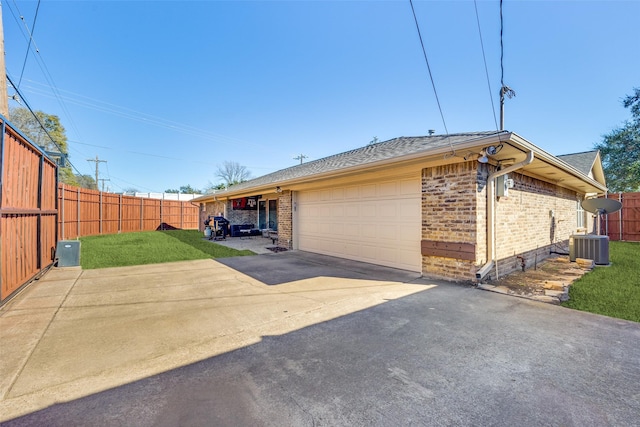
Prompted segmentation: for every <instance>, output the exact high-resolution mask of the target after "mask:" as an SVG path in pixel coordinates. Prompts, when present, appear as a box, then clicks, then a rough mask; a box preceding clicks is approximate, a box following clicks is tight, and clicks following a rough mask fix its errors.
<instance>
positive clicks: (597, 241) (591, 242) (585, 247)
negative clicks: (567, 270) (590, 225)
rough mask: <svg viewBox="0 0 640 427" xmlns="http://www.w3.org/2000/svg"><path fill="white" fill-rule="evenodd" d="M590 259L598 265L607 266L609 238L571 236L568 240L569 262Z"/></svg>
mask: <svg viewBox="0 0 640 427" xmlns="http://www.w3.org/2000/svg"><path fill="white" fill-rule="evenodd" d="M576 258H586V259H592V260H593V262H595V263H596V264H598V265H608V264H609V236H596V235H595V234H581V235H573V236H571V237H570V238H569V260H570V261H572V262H573V261H575V260H576Z"/></svg>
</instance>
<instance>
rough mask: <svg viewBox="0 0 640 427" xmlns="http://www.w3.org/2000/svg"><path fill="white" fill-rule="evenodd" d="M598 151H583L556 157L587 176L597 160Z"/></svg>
mask: <svg viewBox="0 0 640 427" xmlns="http://www.w3.org/2000/svg"><path fill="white" fill-rule="evenodd" d="M598 153H599V151H598V150H595V151H585V152H584V153H573V154H561V155H559V156H556V157H557V158H559V159H560V160H564V161H565V162H567V163H569V164H570V165H571V166H573V167H574V168H576V169H578V170H579V171H580V172H582V173H583V174H585V175H587V176H589V174H590V173H591V169H592V168H593V164H594V163H595V161H596V159H597V158H598Z"/></svg>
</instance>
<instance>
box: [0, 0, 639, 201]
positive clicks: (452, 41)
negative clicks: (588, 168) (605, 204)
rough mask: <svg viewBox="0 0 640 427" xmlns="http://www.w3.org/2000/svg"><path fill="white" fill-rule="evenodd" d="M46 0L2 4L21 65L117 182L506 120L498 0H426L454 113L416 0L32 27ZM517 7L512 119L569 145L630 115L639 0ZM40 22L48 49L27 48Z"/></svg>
mask: <svg viewBox="0 0 640 427" xmlns="http://www.w3.org/2000/svg"><path fill="white" fill-rule="evenodd" d="M476 4H477V9H478V18H479V21H480V27H481V32H482V39H483V42H484V50H485V55H486V61H487V69H488V74H489V79H488V80H489V83H488V82H487V75H486V73H485V65H484V62H483V55H482V49H481V44H480V37H479V31H478V24H477V18H476V12H475V10H476V9H475V6H476ZM37 7H38V3H37V2H36V1H14V0H8V1H6V2H3V4H2V14H3V23H4V33H5V34H4V37H5V58H6V66H7V72H8V74H9V75H10V76H11V78H12V80H14V82H16V83H17V82H18V81H20V91H21V92H22V93H23V95H24V96H25V98H26V99H27V102H28V103H29V104H30V105H31V107H32V108H33V109H36V110H42V111H45V112H46V113H49V114H55V115H58V116H59V117H60V119H61V121H62V123H63V125H64V126H65V128H66V130H67V136H68V138H69V148H70V154H71V162H72V163H73V164H74V166H75V167H76V168H77V169H78V170H79V171H80V172H81V173H84V174H89V175H92V176H93V174H94V171H95V164H94V163H91V162H87V160H86V159H89V158H95V157H96V156H98V157H99V158H100V159H104V160H106V161H107V163H101V164H100V178H107V179H110V181H108V182H106V183H105V186H106V187H105V188H107V187H108V188H109V189H110V190H111V191H114V192H120V191H123V190H124V189H129V188H136V189H138V190H139V191H144V192H147V191H154V192H161V191H164V190H166V189H170V188H176V189H177V188H179V187H180V186H183V185H187V184H189V185H191V186H192V187H195V188H203V187H205V186H207V185H208V184H209V183H213V184H216V183H218V182H220V180H219V179H218V178H216V176H215V170H216V166H217V165H219V164H222V162H224V161H233V162H238V163H240V164H241V165H244V166H246V167H247V168H248V169H249V170H250V171H251V173H252V174H253V176H259V175H264V174H266V173H269V172H273V171H275V170H278V169H282V168H285V167H289V166H293V165H295V164H297V163H298V160H295V159H294V157H296V156H298V155H300V154H303V155H305V156H307V158H306V159H305V160H306V161H309V160H314V159H318V158H321V157H325V156H328V155H331V154H335V153H339V152H343V151H346V150H350V149H353V148H357V147H361V146H363V145H366V144H367V143H369V142H370V141H371V140H372V139H373V138H374V137H377V138H378V140H380V141H384V140H387V139H391V138H395V137H399V136H416V135H426V134H427V132H428V130H429V129H435V130H436V132H437V133H445V123H446V128H447V130H448V132H449V133H456V132H467V131H480V130H492V129H496V127H497V122H496V120H499V118H498V111H497V109H498V96H497V94H498V90H499V88H500V41H499V40H500V39H499V34H500V21H499V1H498V0H495V1H494V0H491V1H481V0H478V1H477V3H474V2H473V1H418V0H415V1H414V7H415V10H416V14H417V18H418V22H419V24H420V30H421V32H422V37H423V40H424V42H425V48H426V51H427V55H428V59H429V64H430V66H431V71H432V73H433V79H434V83H435V87H436V91H437V95H438V98H439V100H440V105H441V107H442V113H443V116H444V123H443V120H442V118H441V116H440V112H439V110H438V105H437V102H436V97H435V95H434V91H433V89H432V86H431V81H430V79H429V74H428V71H427V66H426V64H425V61H424V57H423V54H422V50H421V47H420V42H419V39H418V34H417V30H416V27H415V23H414V20H413V15H412V12H411V6H410V3H409V1H408V0H406V1H405V0H398V1H232V2H224V1H137V2H133V1H115V0H114V1H53V0H43V1H42V2H41V4H40V5H39V8H38V12H37V19H36V22H35V26H33V21H34V17H35V15H36V9H37ZM503 14H504V82H505V84H506V85H508V86H509V87H511V88H512V89H513V90H515V92H516V94H517V95H516V97H515V98H512V99H508V100H507V101H506V107H505V109H506V113H505V128H506V129H508V130H511V131H514V132H516V133H518V134H520V135H521V136H523V137H525V138H526V139H528V140H529V141H531V142H532V143H534V144H536V145H537V146H539V147H541V148H542V149H544V150H546V151H548V152H550V153H552V154H566V153H572V152H580V151H587V150H590V149H592V148H593V145H594V144H595V143H597V142H599V141H600V140H601V137H602V135H603V134H606V133H608V132H610V131H611V130H612V129H614V128H615V127H617V126H619V125H620V124H622V123H623V121H624V120H627V119H628V118H629V117H630V115H629V112H628V111H627V110H626V109H624V108H623V107H622V105H621V99H622V98H623V97H624V96H625V95H627V94H630V93H631V92H632V90H633V88H634V87H639V86H640V55H638V49H639V47H638V40H639V38H638V34H637V22H638V19H639V17H640V1H566V2H562V1H514V0H511V1H509V0H505V2H504V4H503ZM20 16H23V17H24V21H22V20H21V19H20ZM25 25H26V26H27V27H29V28H30V29H31V28H33V40H34V42H35V46H37V49H38V52H37V53H36V52H35V48H34V47H33V45H32V49H31V51H30V53H29V55H28V56H27V57H26V62H25V56H26V53H27V45H28V43H27V42H28V36H26V30H25ZM23 65H24V72H22V69H23ZM21 75H22V78H21ZM489 85H490V87H491V91H490V90H489ZM13 93H14V91H12V90H11V89H9V94H10V95H11V94H13ZM492 98H493V104H492ZM9 105H10V107H14V106H18V104H17V103H16V102H15V101H10V102H9ZM494 109H495V110H496V111H495V114H494V111H493V110H494Z"/></svg>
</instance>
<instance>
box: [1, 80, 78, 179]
mask: <svg viewBox="0 0 640 427" xmlns="http://www.w3.org/2000/svg"><path fill="white" fill-rule="evenodd" d="M7 80H8V81H9V83H10V84H11V86H13V89H14V90H15V91H16V92H17V93H18V96H20V99H22V101H23V102H24V105H25V106H26V107H27V109H28V110H29V111H30V112H31V114H32V115H33V117H34V118H35V119H36V121H37V122H38V124H39V125H40V127H41V128H42V130H43V131H44V133H46V134H47V136H48V137H49V139H50V140H51V142H52V143H53V145H55V146H56V148H57V149H58V151H60V152H61V153H62V152H63V151H62V148H61V147H60V145H59V144H58V143H57V142H56V141H55V139H53V137H52V136H51V134H50V133H49V131H48V130H47V128H46V127H45V126H44V124H42V121H41V120H40V118H39V117H38V115H37V114H36V113H35V112H34V111H33V109H31V106H30V105H29V103H28V102H27V100H26V99H25V97H24V96H22V94H21V93H20V89H18V88H17V87H16V85H15V84H14V83H13V80H11V77H10V76H9V75H8V74H7ZM67 162H68V163H69V164H70V165H71V167H72V168H73V169H74V170H75V171H76V172H77V173H78V174H79V175H82V174H81V173H80V171H79V170H78V168H76V167H75V165H74V164H73V163H71V161H70V160H69V159H67Z"/></svg>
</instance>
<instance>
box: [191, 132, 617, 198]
mask: <svg viewBox="0 0 640 427" xmlns="http://www.w3.org/2000/svg"><path fill="white" fill-rule="evenodd" d="M503 143H504V149H503V150H501V151H500V152H499V153H498V154H497V155H494V156H492V159H493V161H495V162H511V163H513V162H515V161H516V159H519V160H517V161H520V160H522V159H523V158H524V157H525V154H526V153H527V152H528V151H530V150H532V151H534V152H535V160H534V162H533V163H532V164H531V165H529V166H526V167H525V168H523V171H525V172H526V171H529V172H531V173H533V174H535V175H536V176H540V177H544V176H549V179H550V180H552V181H553V182H561V183H562V185H566V186H569V188H575V189H578V190H579V191H583V192H604V190H605V189H606V187H605V186H604V180H599V179H597V178H598V177H596V179H594V178H592V177H590V176H589V175H588V174H589V172H587V173H585V172H583V169H579V168H578V167H577V166H575V165H573V164H571V163H569V162H567V161H566V160H560V159H558V158H557V157H555V156H552V155H551V154H549V153H546V152H544V151H543V150H541V149H540V148H538V147H536V146H535V145H533V144H531V143H530V142H528V141H526V140H525V139H523V138H521V137H520V136H518V135H517V134H515V133H512V132H509V131H495V130H494V131H484V132H467V133H456V134H449V135H430V136H415V137H399V138H394V139H391V140H388V141H384V142H379V143H376V144H370V145H366V146H364V147H360V148H356V149H354V150H350V151H346V152H344V153H339V154H335V155H332V156H329V157H324V158H322V159H318V160H314V161H310V162H307V163H302V164H300V165H296V166H292V167H290V168H286V169H282V170H279V171H276V172H273V173H270V174H267V175H263V176H260V177H258V178H255V179H252V180H249V181H245V182H242V183H240V184H235V185H233V186H231V187H229V189H228V190H225V191H221V192H216V193H214V194H210V195H206V196H202V197H199V198H197V199H194V200H193V201H195V202H205V201H208V200H214V199H218V200H220V199H224V198H227V197H234V196H238V195H241V194H247V193H248V192H253V191H263V190H264V189H267V187H273V186H280V185H289V184H293V183H300V182H304V181H307V180H310V179H321V178H323V177H326V176H335V174H339V173H346V172H347V171H355V170H366V169H371V168H374V167H380V166H385V167H386V166H387V165H391V164H400V163H402V162H411V161H420V162H421V164H424V161H425V160H428V159H436V158H438V159H440V161H441V162H442V161H444V162H446V163H454V162H460V161H463V159H464V161H466V160H467V157H468V156H471V157H474V156H475V157H474V158H477V157H478V153H479V152H480V151H481V150H482V149H483V148H485V147H487V146H488V145H498V144H500V145H503ZM463 156H464V157H463ZM596 164H599V162H596Z"/></svg>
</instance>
